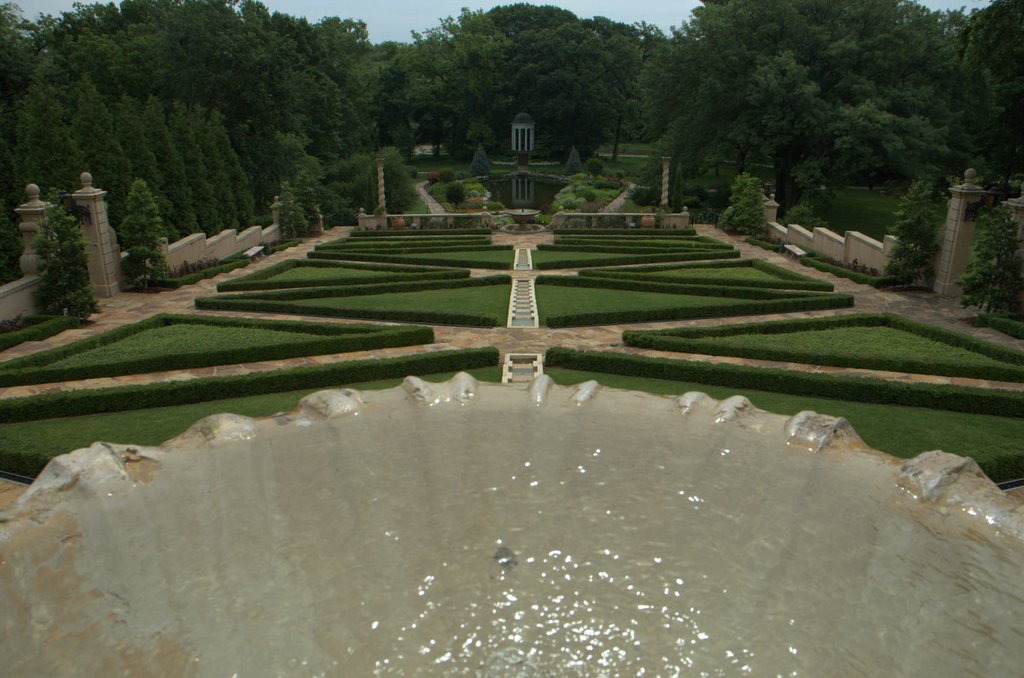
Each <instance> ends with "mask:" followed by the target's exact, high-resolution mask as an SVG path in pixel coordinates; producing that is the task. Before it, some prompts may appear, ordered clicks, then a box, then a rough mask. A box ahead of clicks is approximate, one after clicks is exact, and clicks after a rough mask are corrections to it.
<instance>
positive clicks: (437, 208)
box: [416, 181, 446, 214]
mask: <svg viewBox="0 0 1024 678" xmlns="http://www.w3.org/2000/svg"><path fill="white" fill-rule="evenodd" d="M428 183H430V182H428V181H421V182H420V183H418V184H416V194H417V195H419V196H420V200H422V201H423V204H425V205H426V206H427V209H428V210H430V213H431V214H445V213H446V210H445V208H444V207H443V206H442V205H441V203H439V202H438V201H437V199H436V198H434V196H432V195H430V191H428V190H427V184H428Z"/></svg>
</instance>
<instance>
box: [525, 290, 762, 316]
mask: <svg viewBox="0 0 1024 678" xmlns="http://www.w3.org/2000/svg"><path fill="white" fill-rule="evenodd" d="M749 303H750V300H749V299H729V298H725V297H699V296H694V295H689V294H664V293H661V292H635V291H632V290H615V289H605V288H600V287H563V286H562V285H537V306H538V307H539V311H540V324H541V325H543V324H545V323H546V322H547V318H548V316H551V315H564V314H567V313H573V314H576V313H594V312H601V311H608V312H616V311H631V310H638V309H645V310H646V309H650V310H656V309H665V308H684V307H687V306H709V305H713V306H719V307H727V306H739V305H741V304H743V305H745V304H749Z"/></svg>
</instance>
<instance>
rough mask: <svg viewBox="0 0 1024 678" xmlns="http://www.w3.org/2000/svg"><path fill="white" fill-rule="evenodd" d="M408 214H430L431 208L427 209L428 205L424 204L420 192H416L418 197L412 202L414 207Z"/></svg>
mask: <svg viewBox="0 0 1024 678" xmlns="http://www.w3.org/2000/svg"><path fill="white" fill-rule="evenodd" d="M406 213H408V214H430V208H429V207H427V203H425V202H423V198H421V197H420V194H419V191H417V192H416V197H415V198H414V199H413V201H412V205H410V206H409V209H408V210H406Z"/></svg>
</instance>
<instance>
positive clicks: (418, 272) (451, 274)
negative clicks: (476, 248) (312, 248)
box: [217, 259, 469, 292]
mask: <svg viewBox="0 0 1024 678" xmlns="http://www.w3.org/2000/svg"><path fill="white" fill-rule="evenodd" d="M307 267H308V268H326V269H331V268H338V269H355V270H367V271H394V273H395V275H393V276H380V275H377V276H367V277H362V278H361V277H359V276H352V277H349V278H345V279H344V280H339V281H338V283H337V284H338V285H373V284H377V283H387V282H402V281H406V280H408V281H413V280H455V279H459V278H468V277H469V271H468V270H467V269H458V268H435V267H430V266H404V267H403V266H393V265H388V264H380V265H377V266H374V265H367V264H340V263H335V262H333V261H317V260H315V259H289V260H287V261H282V262H280V263H278V264H275V265H273V266H270V267H269V268H265V269H263V270H262V271H257V272H255V273H252V274H250V275H247V276H245V277H244V278H239V279H238V280H227V281H225V282H222V283H219V284H218V285H217V291H218V292H236V291H242V290H285V289H290V288H293V287H325V286H328V284H327V283H328V281H325V280H324V279H322V278H308V279H294V278H293V279H292V280H269V278H273V277H275V276H278V275H281V274H282V273H284V272H285V271H290V270H292V269H294V268H307Z"/></svg>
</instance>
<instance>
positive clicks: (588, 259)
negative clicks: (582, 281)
mask: <svg viewBox="0 0 1024 678" xmlns="http://www.w3.org/2000/svg"><path fill="white" fill-rule="evenodd" d="M531 254H532V258H533V267H534V268H535V269H538V270H545V269H554V268H586V267H590V266H626V265H630V264H655V263H659V262H668V261H701V260H706V259H738V258H739V256H740V253H739V252H737V251H736V250H708V251H699V252H696V251H692V250H691V251H683V250H679V251H676V252H668V253H665V254H622V255H618V256H616V255H612V254H602V253H597V252H579V251H572V252H551V251H544V250H536V251H534V252H532V253H531Z"/></svg>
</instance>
